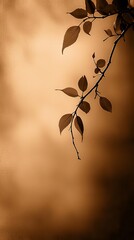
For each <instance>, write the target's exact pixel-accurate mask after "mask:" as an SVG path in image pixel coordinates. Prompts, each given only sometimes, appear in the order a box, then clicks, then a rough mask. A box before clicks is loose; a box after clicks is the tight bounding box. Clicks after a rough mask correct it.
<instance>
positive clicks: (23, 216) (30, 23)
mask: <svg viewBox="0 0 134 240" xmlns="http://www.w3.org/2000/svg"><path fill="white" fill-rule="evenodd" d="M55 2H56V4H55V3H53V1H52V0H51V1H47V2H46V1H41V0H40V1H39V0H38V1H32V0H31V1H30V0H29V1H26V2H25V3H24V1H21V0H20V1H18V0H17V1H15V0H14V1H6V0H5V1H4V8H3V15H2V19H3V21H4V22H3V29H4V33H3V34H4V38H3V43H2V44H3V45H2V49H3V51H2V54H1V81H0V83H1V101H0V104H1V119H0V130H1V137H0V144H1V147H0V149H1V153H0V154H1V162H0V166H1V168H0V169H1V170H0V171H1V176H0V187H1V195H0V212H1V216H2V217H1V220H0V231H1V237H2V239H3V240H8V239H13V240H18V239H23V240H26V239H28V240H34V239H41V240H42V239H46V240H48V239H69V240H70V239H77V240H79V239H80V240H81V239H82V240H83V239H89V237H90V239H96V240H98V239H103V240H104V239H113V237H114V239H118V238H120V239H125V237H126V236H127V235H128V234H130V231H131V230H132V228H131V223H132V217H130V215H129V221H128V222H130V224H129V225H127V226H126V224H125V219H127V214H128V213H130V210H129V209H128V208H130V209H131V201H132V197H131V193H132V190H133V177H132V172H133V168H132V165H133V163H132V161H131V159H132V157H131V156H130V155H131V154H130V153H133V152H132V147H133V140H132V141H130V142H131V143H130V144H129V142H128V139H130V135H131V137H132V133H129V137H128V135H127V132H128V130H127V129H128V126H132V120H131V119H132V118H131V117H130V115H129V114H130V112H131V108H130V111H129V109H128V107H127V106H128V105H129V104H130V103H132V100H131V101H130V100H129V99H130V98H128V96H129V97H130V95H131V94H130V90H131V83H130V88H126V87H124V90H123V91H121V92H120V91H119V90H118V89H120V88H121V87H120V83H119V78H120V74H121V73H120V70H118V69H117V68H116V62H118V61H122V64H121V65H122V66H125V69H127V68H126V66H127V67H128V64H127V61H128V59H129V57H128V56H127V53H128V51H126V52H125V50H123V51H124V56H126V58H125V59H126V62H125V60H123V59H121V60H120V54H119V52H120V51H119V52H117V54H116V56H115V59H114V62H113V64H114V66H113V69H115V70H114V73H113V72H112V75H111V74H110V71H109V76H108V77H109V79H111V80H110V83H109V84H111V86H110V87H109V84H108V85H107V83H105V84H106V85H105V86H104V89H102V90H101V91H102V92H104V93H105V91H106V90H105V89H107V94H108V96H109V98H111V100H112V102H113V104H114V106H116V109H115V111H116V112H115V113H113V115H112V117H111V116H109V115H106V114H105V113H102V112H101V110H100V109H99V107H98V106H97V104H96V103H92V104H93V107H92V108H93V109H92V113H91V115H90V117H89V119H88V117H85V116H83V118H84V119H87V120H85V124H86V126H85V127H86V129H87V130H86V132H85V141H84V143H83V144H81V143H80V141H79V136H78V135H77V137H76V138H77V139H78V144H79V143H80V144H79V147H80V151H81V152H83V156H82V157H83V160H82V161H81V162H79V161H77V159H76V158H75V154H74V150H73V148H72V144H71V141H70V137H69V134H68V131H66V132H65V133H64V135H63V136H61V137H59V131H58V127H57V123H58V120H59V118H60V116H61V115H63V114H64V113H65V111H68V112H69V111H70V109H71V110H72V109H73V107H74V103H75V102H73V101H72V99H70V102H69V100H66V97H65V96H63V95H61V94H57V92H55V91H54V89H55V88H57V87H59V86H62V87H63V85H64V86H65V87H66V86H68V84H69V85H70V84H71V86H73V85H74V86H75V85H76V82H75V83H74V82H73V80H72V79H76V81H77V79H78V77H79V76H80V74H81V75H83V73H84V71H85V72H86V71H88V70H87V68H86V67H87V65H86V64H87V63H85V62H87V60H90V59H89V58H88V57H87V55H88V54H89V53H87V49H86V47H85V46H84V47H83V45H82V44H81V42H80V41H79V42H78V45H77V44H76V47H75V46H74V47H73V48H71V49H70V50H69V49H68V53H65V55H63V56H62V55H61V52H60V50H61V44H62V39H63V34H64V32H65V30H66V28H67V27H68V26H70V25H71V24H74V23H75V20H73V19H72V18H67V16H65V13H66V12H67V11H69V10H72V9H73V8H74V7H78V5H79V6H80V7H81V6H83V1H79V4H78V1H74V3H72V1H67V3H66V4H67V5H65V3H63V1H60V0H59V1H58V0H57V1H55ZM73 4H74V5H73ZM59 6H60V8H61V9H62V11H61V12H60V8H59ZM60 14H61V15H60ZM68 19H69V20H68ZM62 21H63V22H62ZM66 21H69V22H67V23H66ZM75 24H76V23H75ZM81 40H82V43H83V42H84V41H89V40H85V38H84V40H83V39H81ZM91 42H92V44H93V42H94V41H93V39H90V44H91ZM92 44H91V45H90V46H93V48H94V49H95V46H94V45H92ZM78 48H79V52H78ZM74 49H75V50H74ZM130 49H131V47H130ZM121 50H122V49H121ZM89 51H91V53H92V50H89ZM79 53H81V58H80V60H79V58H77V57H76V56H77V54H78V55H79ZM86 54H87V55H86ZM122 54H123V53H122ZM130 54H131V53H130V52H129V56H130ZM106 55H107V53H106ZM85 56H86V58H85ZM76 58H77V59H76ZM131 59H132V58H131ZM81 62H82V64H81ZM131 64H132V62H131ZM123 69H124V67H123ZM130 69H131V68H130ZM74 70H75V71H74ZM77 71H78V73H77ZM75 72H76V73H75ZM129 72H130V71H129V69H128V70H126V76H128V74H129ZM113 74H114V81H113V77H112V76H113ZM110 75H111V76H110ZM129 79H131V77H130V78H129ZM121 82H122V84H121V85H122V86H124V85H125V83H126V81H125V78H124V73H123V72H122V81H121ZM116 84H117V85H116ZM115 85H116V89H115ZM125 86H127V85H125ZM126 90H127V92H126ZM119 94H122V95H119ZM127 94H128V95H127ZM119 96H120V97H119ZM124 96H125V98H124ZM131 96H132V95H131ZM121 99H123V102H122V101H121ZM125 99H126V100H125ZM61 103H62V104H61ZM124 104H125V106H126V107H125V108H124ZM65 106H66V109H65ZM121 109H122V110H121ZM123 111H125V116H126V115H127V116H128V117H126V119H125V120H124V115H122V116H121V117H120V115H121V114H120V112H121V113H122V112H123ZM98 117H99V118H100V119H101V121H100V122H99V123H98V121H97V119H98ZM122 118H123V121H122ZM89 123H90V124H89ZM124 123H125V124H124ZM121 124H122V128H121ZM109 125H110V127H109ZM94 126H95V128H94ZM119 126H120V128H119ZM114 129H115V130H114ZM119 129H122V131H119ZM124 132H125V134H126V135H123V134H124ZM122 139H123V140H122ZM132 139H133V138H132ZM125 141H126V142H125ZM87 143H88V144H87ZM86 144H87V145H86ZM131 146H132V147H131ZM126 159H127V162H128V159H130V160H129V164H128V163H127V162H126ZM120 163H122V164H120ZM130 170H131V171H130ZM122 186H123V187H122ZM125 193H126V194H125ZM115 199H116V200H115ZM131 210H132V209H131ZM131 216H133V215H132V211H131ZM107 223H108V227H107V228H106V227H105V225H106V224H107ZM124 225H125V227H124ZM128 226H129V227H128ZM122 229H124V231H123V232H122V231H121V230H122ZM124 236H125V237H124ZM123 237H124V238H123ZM130 239H131V238H130Z"/></svg>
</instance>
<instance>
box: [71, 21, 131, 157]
mask: <svg viewBox="0 0 134 240" xmlns="http://www.w3.org/2000/svg"><path fill="white" fill-rule="evenodd" d="M103 18H104V17H103ZM132 25H133V24H129V25H128V26H127V27H126V29H125V30H124V31H122V33H121V34H120V35H119V36H118V38H117V39H116V40H115V42H114V45H113V47H112V50H111V53H110V57H109V60H108V63H107V65H106V67H105V69H104V70H103V71H101V76H100V78H99V79H98V81H97V82H96V83H95V85H94V86H93V87H92V88H91V89H90V90H89V91H88V92H87V93H86V94H85V95H84V96H82V97H81V99H80V101H79V103H78V105H77V107H76V109H75V111H74V112H73V113H72V121H71V124H70V132H71V138H72V143H73V146H74V148H75V151H76V154H77V158H78V159H79V160H80V155H79V151H78V149H77V146H76V143H75V138H74V133H73V121H74V117H75V116H77V111H78V108H79V106H80V104H81V103H82V102H83V100H84V99H85V98H86V97H87V96H88V95H89V94H90V93H91V92H92V91H93V90H94V89H95V94H96V95H95V98H96V96H97V95H98V86H99V83H100V82H101V81H102V79H103V78H104V76H105V73H106V71H107V70H108V68H109V66H110V64H111V62H112V58H113V54H114V52H115V49H116V47H117V45H118V43H119V41H120V40H121V39H122V38H123V37H124V35H125V33H126V32H127V31H128V29H129V28H130V27H131V26H132Z"/></svg>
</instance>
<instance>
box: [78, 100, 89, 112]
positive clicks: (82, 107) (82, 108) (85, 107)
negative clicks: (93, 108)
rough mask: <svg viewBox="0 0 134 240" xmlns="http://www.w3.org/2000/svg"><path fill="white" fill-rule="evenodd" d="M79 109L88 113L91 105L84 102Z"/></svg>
mask: <svg viewBox="0 0 134 240" xmlns="http://www.w3.org/2000/svg"><path fill="white" fill-rule="evenodd" d="M79 108H80V109H81V110H82V111H83V112H85V113H88V112H89V111H90V104H89V103H88V102H86V101H83V102H82V103H81V104H80V106H79Z"/></svg>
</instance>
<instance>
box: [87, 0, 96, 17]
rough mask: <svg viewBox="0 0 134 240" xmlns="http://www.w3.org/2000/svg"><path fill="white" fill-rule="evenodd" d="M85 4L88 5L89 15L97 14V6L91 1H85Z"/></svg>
mask: <svg viewBox="0 0 134 240" xmlns="http://www.w3.org/2000/svg"><path fill="white" fill-rule="evenodd" d="M85 4H86V10H87V12H88V13H90V14H94V12H95V4H94V2H93V1H91V0H85Z"/></svg>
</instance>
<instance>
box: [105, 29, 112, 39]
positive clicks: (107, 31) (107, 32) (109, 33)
mask: <svg viewBox="0 0 134 240" xmlns="http://www.w3.org/2000/svg"><path fill="white" fill-rule="evenodd" d="M104 31H105V33H106V34H107V35H108V36H109V37H111V36H113V34H112V31H111V30H110V29H107V30H104Z"/></svg>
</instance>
